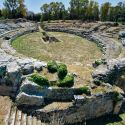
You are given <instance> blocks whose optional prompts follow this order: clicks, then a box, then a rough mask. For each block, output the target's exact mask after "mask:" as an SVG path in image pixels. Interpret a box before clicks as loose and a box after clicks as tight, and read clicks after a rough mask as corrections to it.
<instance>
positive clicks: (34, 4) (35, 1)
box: [0, 0, 125, 13]
mask: <svg viewBox="0 0 125 125" xmlns="http://www.w3.org/2000/svg"><path fill="white" fill-rule="evenodd" d="M52 1H61V2H63V3H64V4H65V6H66V7H68V6H69V1H70V0H25V4H26V6H27V8H28V10H30V11H34V12H35V13H37V12H40V7H41V6H42V4H44V3H50V2H52ZM95 1H98V2H99V4H100V5H101V4H102V3H104V2H110V3H112V4H113V5H116V4H117V3H118V2H120V1H125V0H95ZM3 2H4V0H0V8H2V7H3Z"/></svg>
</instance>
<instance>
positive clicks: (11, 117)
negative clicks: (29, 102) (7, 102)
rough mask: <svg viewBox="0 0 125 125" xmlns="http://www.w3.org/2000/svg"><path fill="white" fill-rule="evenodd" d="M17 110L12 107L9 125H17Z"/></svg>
mask: <svg viewBox="0 0 125 125" xmlns="http://www.w3.org/2000/svg"><path fill="white" fill-rule="evenodd" d="M16 113H17V108H16V107H15V106H12V107H11V113H10V117H9V120H8V125H15V120H16Z"/></svg>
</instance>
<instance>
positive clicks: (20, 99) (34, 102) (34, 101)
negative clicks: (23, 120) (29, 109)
mask: <svg viewBox="0 0 125 125" xmlns="http://www.w3.org/2000/svg"><path fill="white" fill-rule="evenodd" d="M16 103H17V105H29V106H42V105H44V98H43V97H42V96H36V95H28V94H26V93H24V92H22V93H19V95H18V96H17V98H16Z"/></svg>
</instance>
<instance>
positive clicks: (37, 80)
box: [30, 73, 49, 86]
mask: <svg viewBox="0 0 125 125" xmlns="http://www.w3.org/2000/svg"><path fill="white" fill-rule="evenodd" d="M30 80H32V81H33V82H35V83H36V84H38V85H40V86H49V80H48V79H47V78H46V77H43V76H41V75H39V74H38V73H34V74H32V75H31V77H30Z"/></svg>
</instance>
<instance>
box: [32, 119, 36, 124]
mask: <svg viewBox="0 0 125 125" xmlns="http://www.w3.org/2000/svg"><path fill="white" fill-rule="evenodd" d="M32 125H37V119H36V117H32Z"/></svg>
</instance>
